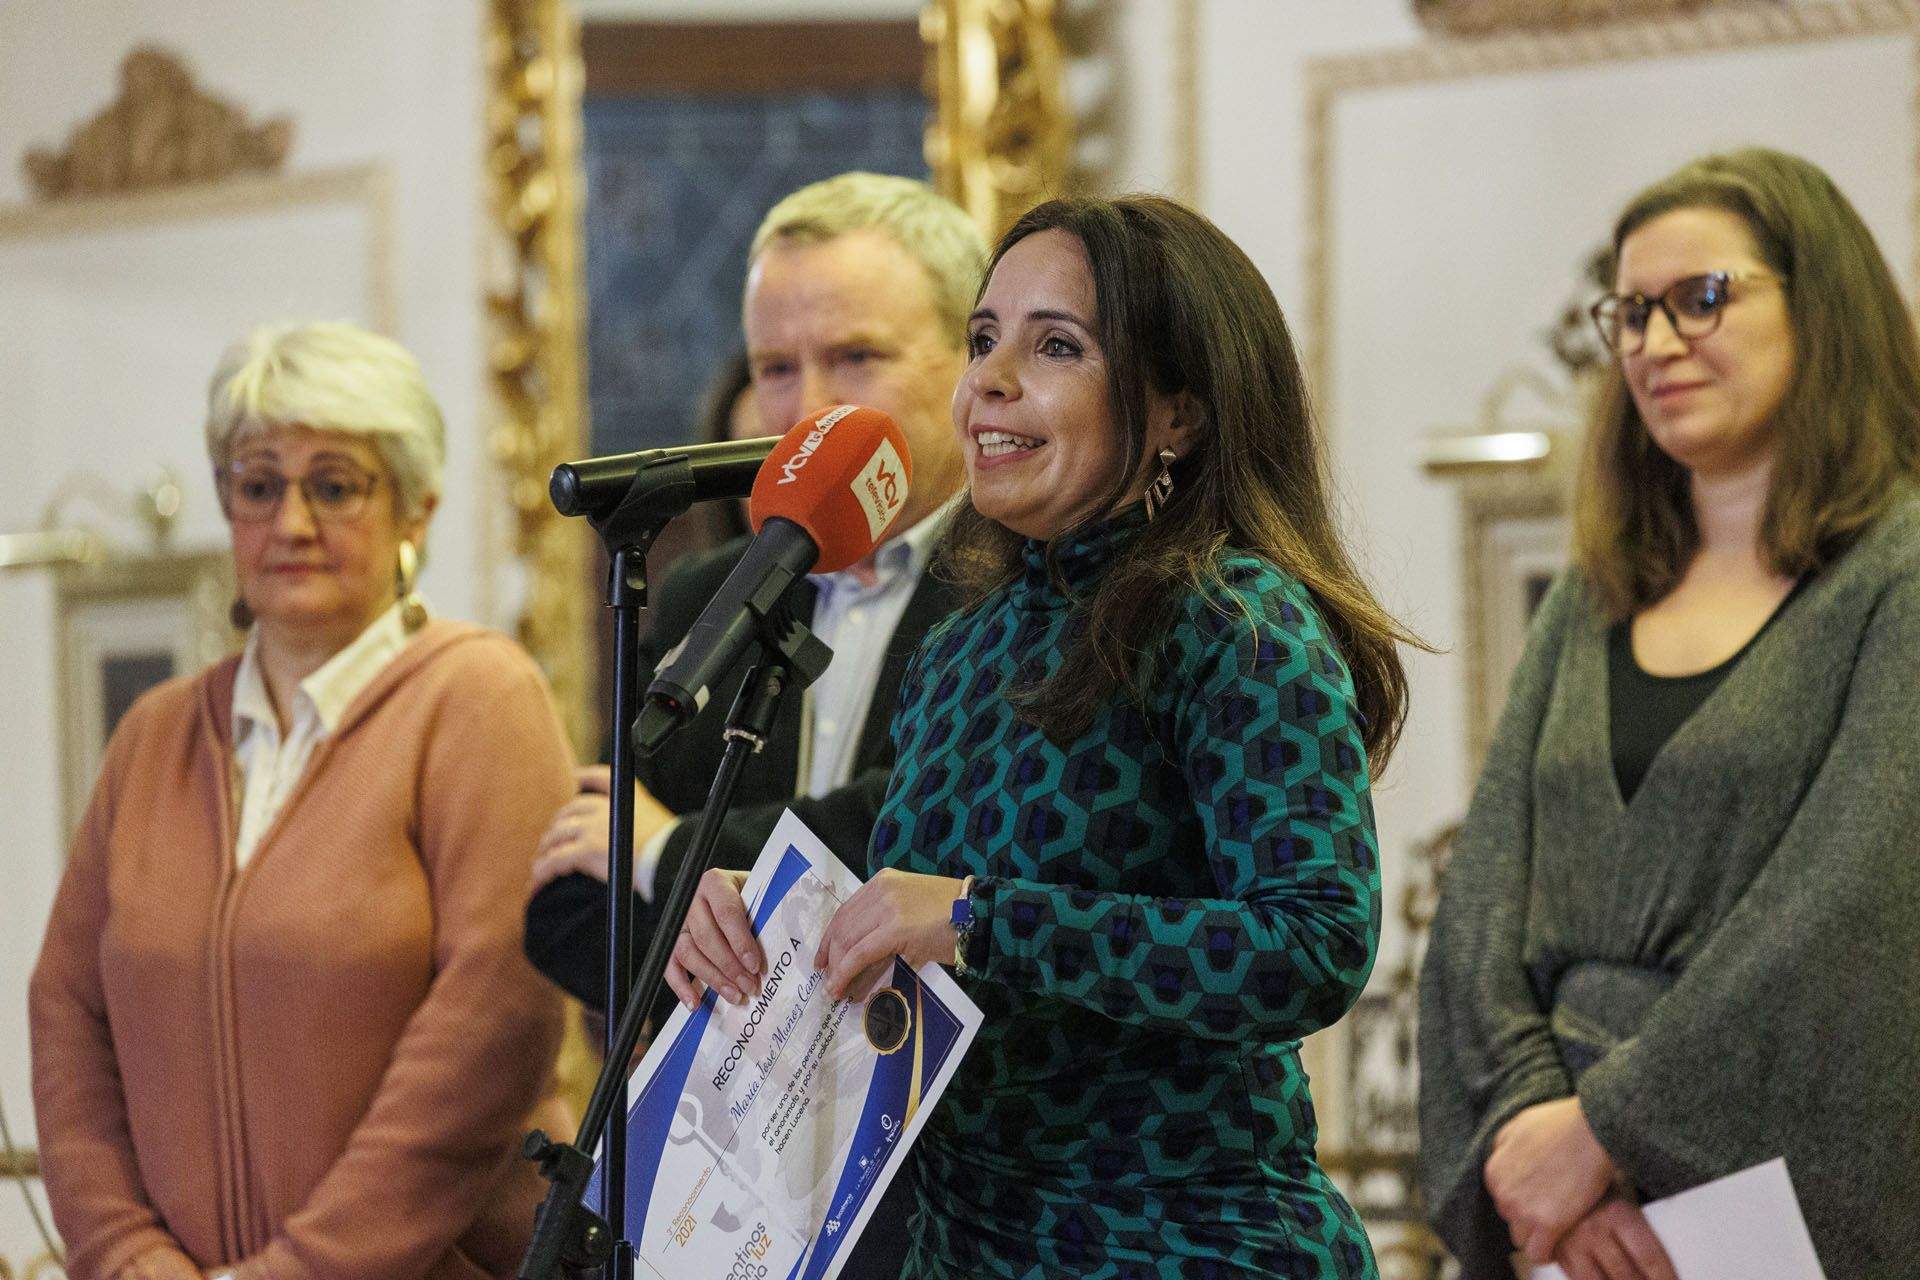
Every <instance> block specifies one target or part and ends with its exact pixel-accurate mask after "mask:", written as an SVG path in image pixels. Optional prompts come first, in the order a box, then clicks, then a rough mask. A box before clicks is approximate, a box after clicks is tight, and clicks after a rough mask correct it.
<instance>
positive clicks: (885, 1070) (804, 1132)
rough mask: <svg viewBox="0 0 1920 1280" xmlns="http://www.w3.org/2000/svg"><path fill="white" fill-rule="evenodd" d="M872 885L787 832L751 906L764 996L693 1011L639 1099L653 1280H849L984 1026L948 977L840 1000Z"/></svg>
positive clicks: (771, 852)
mask: <svg viewBox="0 0 1920 1280" xmlns="http://www.w3.org/2000/svg"><path fill="white" fill-rule="evenodd" d="M859 887H860V881H859V879H858V878H857V877H856V876H854V874H853V873H852V872H850V871H848V870H847V869H846V867H845V866H843V865H842V864H841V862H840V860H839V859H837V858H835V857H834V856H833V854H832V853H830V852H829V851H828V850H827V847H826V846H825V845H824V844H822V843H821V842H820V841H819V839H817V838H816V837H815V836H814V834H813V833H812V832H811V831H809V830H807V828H806V825H805V824H804V823H802V822H801V821H800V820H799V819H798V818H796V817H794V815H793V814H791V813H788V814H785V815H783V816H782V817H781V819H780V825H779V826H777V827H776V828H775V829H774V832H773V836H772V837H771V838H770V839H769V840H768V841H767V845H766V847H765V848H764V849H762V850H761V852H760V860H759V862H758V863H756V864H755V866H754V869H753V874H752V876H751V877H750V878H749V879H748V881H747V886H746V890H745V897H746V903H747V911H748V914H749V915H750V916H751V917H752V919H753V924H754V930H755V932H756V933H757V934H758V936H759V938H760V942H761V945H762V946H763V947H764V948H765V949H766V954H767V973H766V978H765V981H764V982H763V984H762V986H761V989H760V990H759V991H758V992H756V993H755V994H754V995H753V997H752V998H751V999H750V1000H748V1002H747V1003H746V1004H745V1005H732V1004H728V1003H727V1002H726V1001H724V1000H719V999H717V998H716V997H715V995H714V994H713V993H712V992H711V991H709V992H708V993H707V994H706V996H705V997H704V998H703V999H702V1000H701V1002H700V1007H699V1009H697V1010H693V1011H689V1010H688V1009H687V1008H686V1007H685V1006H680V1007H678V1008H676V1009H675V1011H674V1014H673V1016H672V1017H671V1018H669V1019H668V1020H667V1023H666V1025H665V1026H664V1027H663V1028H662V1029H661V1031H660V1034H659V1035H658V1036H657V1037H656V1038H655V1039H654V1042H653V1045H652V1047H651V1048H649V1049H648V1050H647V1055H646V1057H645V1058H644V1059H642V1061H641V1063H640V1067H639V1070H637V1071H636V1072H634V1075H633V1078H632V1079H631V1080H630V1081H629V1082H628V1085H627V1096H628V1097H629V1098H630V1099H631V1100H632V1107H631V1109H630V1110H629V1112H628V1115H627V1227H628V1230H629V1232H630V1233H632V1234H633V1236H634V1252H635V1257H636V1260H637V1266H636V1274H638V1275H640V1276H648V1277H660V1278H661V1280H668V1278H670V1280H832V1277H833V1276H834V1275H836V1274H837V1273H838V1272H839V1270H840V1266H841V1264H842V1263H843V1262H844V1261H845V1260H846V1256H847V1253H848V1250H849V1249H850V1248H851V1247H852V1242H853V1240H854V1238H855V1237H856V1236H858V1235H859V1233H860V1230H861V1228H862V1227H864V1226H865V1225H866V1222H867V1219H868V1217H869V1216H870V1215H871V1214H872V1212H873V1207H874V1205H876V1204H877V1203H879V1200H880V1194H881V1192H882V1191H884V1190H885V1189H886V1186H887V1184H888V1182H890V1181H891V1180H892V1179H893V1177H894V1175H895V1174H896V1173H898V1172H899V1170H900V1168H901V1165H902V1163H903V1160H904V1157H905V1155H906V1152H907V1148H908V1147H909V1146H910V1145H911V1144H912V1142H913V1140H914V1138H915V1137H916V1136H918V1134H919V1132H920V1130H921V1128H922V1127H923V1126H924V1125H925V1123H926V1119H927V1115H928V1113H929V1111H930V1110H931V1108H932V1106H933V1104H934V1102H935V1101H936V1100H937V1099H938V1098H939V1097H940V1094H941V1092H942V1091H943V1090H944V1089H945V1088H946V1087H947V1081H948V1080H950V1079H951V1078H952V1077H953V1072H954V1069H955V1068H956V1067H958V1066H959V1064H960V1058H961V1056H962V1055H963V1054H964V1053H965V1052H966V1049H967V1045H968V1044H969V1043H970V1042H971V1041H972V1039H973V1034H974V1032H975V1031H976V1030H977V1029H978V1028H979V1026H980V1010H979V1009H978V1008H977V1007H975V1005H974V1004H973V1002H972V1001H971V1000H969V999H967V997H966V996H965V995H964V994H963V993H962V992H961V990H960V988H959V987H958V986H957V985H956V984H955V983H954V981H953V979H952V978H951V977H949V976H948V975H947V973H946V972H945V971H944V970H942V969H941V968H940V967H939V966H938V965H931V964H930V965H927V966H925V967H924V968H922V969H920V970H918V971H916V970H913V969H910V968H908V967H907V965H906V964H905V963H904V962H903V961H900V960H898V959H896V960H895V961H894V962H893V968H892V971H891V972H890V973H889V974H888V975H887V976H885V977H884V978H883V979H882V980H881V982H880V984H879V985H878V986H877V987H875V988H874V990H873V991H872V993H871V994H869V995H867V997H866V998H865V999H864V1000H860V1001H855V1000H851V999H848V1000H833V999H831V998H829V997H828V995H827V991H826V983H825V980H824V979H825V975H824V974H821V973H818V972H816V971H815V970H814V967H813V956H814V952H815V950H816V949H817V948H818V947H819V944H820V938H821V936H822V935H823V934H824V932H825V931H826V927H827V922H828V920H830V919H831V918H832V916H833V913H834V911H835V910H836V909H837V908H838V907H839V905H840V904H841V903H842V902H844V901H846V899H847V898H848V897H849V896H851V895H852V893H853V891H854V890H855V889H857V888H859ZM589 1194H590V1195H591V1197H592V1198H593V1199H594V1200H595V1201H596V1202H597V1201H598V1199H599V1176H598V1174H596V1175H595V1178H594V1186H593V1187H592V1188H591V1189H590V1192H589Z"/></svg>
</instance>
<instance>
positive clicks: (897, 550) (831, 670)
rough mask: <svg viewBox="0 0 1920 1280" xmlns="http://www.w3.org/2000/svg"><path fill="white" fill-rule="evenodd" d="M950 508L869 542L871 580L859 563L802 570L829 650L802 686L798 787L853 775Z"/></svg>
mask: <svg viewBox="0 0 1920 1280" xmlns="http://www.w3.org/2000/svg"><path fill="white" fill-rule="evenodd" d="M959 501H964V499H959ZM953 510H954V503H952V502H949V503H947V504H946V505H945V506H942V507H941V508H939V509H938V510H937V511H934V512H933V513H931V514H930V515H928V516H927V517H926V518H925V519H923V520H921V521H920V523H918V524H916V525H914V526H913V528H911V529H909V530H907V531H906V532H905V533H903V534H900V535H898V536H897V537H894V538H891V539H889V540H888V541H887V542H885V543H884V544H882V545H881V546H880V547H878V548H876V549H875V551H874V553H873V562H872V575H871V576H872V578H873V581H872V582H871V584H869V583H866V582H863V581H862V579H863V578H865V577H867V576H868V575H866V574H864V573H863V572H862V571H861V567H860V566H855V567H853V568H848V569H842V570H840V571H839V572H837V573H816V574H810V575H808V577H809V579H810V580H811V581H812V583H813V585H814V589H815V590H816V591H817V592H818V593H819V594H818V595H816V596H815V597H814V602H813V633H814V634H815V635H817V636H819V637H820V639H821V641H822V642H824V643H825V644H826V645H827V647H828V648H830V649H832V650H833V661H832V662H831V663H829V664H828V665H827V670H826V674H824V675H822V676H821V677H820V679H819V680H817V681H815V682H814V684H813V686H812V687H811V688H809V689H808V690H807V703H806V715H805V718H804V723H805V726H806V727H805V729H804V730H803V732H802V735H801V740H800V747H801V752H802V755H801V759H800V776H799V784H800V789H801V791H802V793H803V794H805V795H809V796H822V795H825V794H826V793H827V792H829V791H832V790H834V789H835V788H836V787H843V786H845V785H846V784H847V783H848V782H849V781H851V780H852V778H853V766H854V761H855V758H856V756H857V755H858V749H859V745H860V730H861V728H862V727H863V726H865V724H866V722H867V712H868V711H869V710H871V709H872V707H873V687H874V685H875V684H877V683H878V682H879V680H880V668H881V666H882V665H883V664H884V663H885V662H886V657H887V647H888V645H890V644H891V643H892V642H893V632H894V629H895V628H896V627H898V626H899V625H900V617H901V615H902V614H904V613H905V612H906V611H907V601H908V600H910V599H912V597H913V592H914V588H915V587H917V586H919V585H920V575H921V574H922V573H923V572H924V571H925V570H926V567H927V561H928V560H930V559H932V557H933V544H934V543H935V542H937V541H938V540H939V538H940V533H941V531H942V530H944V529H945V528H946V525H947V518H948V516H950V515H951V514H952V513H953Z"/></svg>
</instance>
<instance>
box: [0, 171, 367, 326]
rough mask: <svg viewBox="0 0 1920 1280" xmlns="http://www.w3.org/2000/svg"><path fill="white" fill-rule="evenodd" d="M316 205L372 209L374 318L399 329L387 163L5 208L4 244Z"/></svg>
mask: <svg viewBox="0 0 1920 1280" xmlns="http://www.w3.org/2000/svg"><path fill="white" fill-rule="evenodd" d="M311 205H356V206H359V207H360V208H361V209H363V210H364V211H365V213H366V216H367V245H366V253H367V291H368V292H367V315H368V317H369V319H370V320H371V322H372V324H373V326H374V327H375V328H377V329H379V330H380V331H381V332H382V333H387V334H391V333H393V332H395V326H396V323H397V321H398V315H397V305H396V302H395V297H394V284H393V281H394V214H393V180H392V175H391V174H390V172H389V171H388V169H387V167H386V166H385V165H384V164H378V163H376V164H362V165H353V166H350V167H345V168H338V169H316V170H313V171H310V172H306V173H287V174H248V175H244V176H240V177H232V178H226V179H223V180H221V181H219V182H199V183H192V184H190V185H184V186H177V187H163V188H155V189H149V190H141V191H129V192H124V193H120V194H112V195H88V196H73V197H70V198H66V199H61V200H48V201H44V202H39V203H28V204H14V205H8V206H5V207H0V240H57V239H62V238H66V237H71V236H84V235H90V234H93V233H96V232H114V231H133V230H145V229H147V228H151V227H160V226H168V225H173V224H178V223H191V222H203V221H217V220H219V219H223V218H250V217H257V216H260V215H262V214H272V213H280V212H284V211H287V210H291V209H299V208H303V207H306V206H311Z"/></svg>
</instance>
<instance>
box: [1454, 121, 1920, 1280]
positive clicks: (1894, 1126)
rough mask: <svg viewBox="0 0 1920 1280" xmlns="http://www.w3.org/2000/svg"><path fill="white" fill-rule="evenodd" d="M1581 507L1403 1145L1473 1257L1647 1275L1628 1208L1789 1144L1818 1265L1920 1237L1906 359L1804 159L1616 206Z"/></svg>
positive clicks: (1873, 279)
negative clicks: (1417, 1111) (1613, 367)
mask: <svg viewBox="0 0 1920 1280" xmlns="http://www.w3.org/2000/svg"><path fill="white" fill-rule="evenodd" d="M1613 245H1614V250H1615V261H1616V267H1615V284H1614V292H1613V293H1612V294H1611V295H1610V296H1608V297H1605V298H1602V299H1601V300H1600V301H1599V303H1598V304H1597V305H1596V306H1595V307H1594V318H1595V320H1596V322H1597V323H1598V325H1599V328H1600V331H1601V334H1602V336H1603V337H1604V338H1605V340H1606V342H1607V343H1608V345H1609V346H1610V347H1611V349H1612V350H1613V352H1614V354H1615V357H1616V361H1617V372H1616V374H1615V375H1614V376H1613V377H1611V378H1610V379H1609V383H1608V386H1607V388H1606V394H1605V395H1604V397H1603V398H1602V400H1601V402H1600V406H1599V409H1598V413H1597V416H1596V420H1595V422H1594V424H1593V427H1592V430H1591V433H1590V438H1589V446H1588V451H1587V456H1586V459H1585V463H1584V468H1585V470H1584V476H1583V479H1582V483H1581V485H1580V488H1579V493H1578V497H1577V499H1576V507H1575V535H1574V536H1575V556H1574V560H1575V566H1574V568H1572V569H1571V570H1570V571H1569V572H1567V573H1566V574H1565V575H1564V576H1563V577H1562V579H1561V580H1560V581H1559V582H1558V583H1557V584H1556V585H1555V587H1554V588H1553V590H1552V591H1551V593H1550V594H1549V595H1548V597H1547V599H1546V600H1545V602H1544V603H1543V604H1542V605H1541V608H1540V611H1539V614H1538V616H1537V617H1536V619H1535V621H1534V624H1533V629H1532V632H1531V635H1530V637H1529V641H1528V647H1527V652H1526V656H1525V658H1524V659H1523V661H1522V663H1521V666H1520V670H1519V672H1518V673H1517V675H1516V676H1515V678H1514V683H1513V686H1512V691H1511V694H1510V696H1509V700H1508V704H1507V708H1506V711H1505V713H1504V715H1503V717H1502V719H1501V722H1500V727H1499V730H1498V732H1497V734H1496V735H1495V739H1494V744H1493V747H1492V750H1491V752H1490V753H1489V756H1488V759H1487V763H1486V768H1485V771H1484V773H1483V774H1482V776H1481V779H1480V783H1479V787H1478V789H1477V791H1476V792H1475V795H1474V799H1473V804H1472V808H1471V810H1470V811H1469V814H1468V817H1467V822H1466V826H1465V828H1464V830H1463V831H1462V833H1461V835H1460V837H1459V840H1458V843H1457V845H1456V848H1455V851H1454V855H1453V858H1452V861H1451V863H1450V864H1449V866H1448V869H1447V872H1446V876H1445V879H1444V882H1443V886H1442V896H1441V902H1440V908H1439V913H1438V916H1437V918H1436V919H1435V922H1434V931H1433V937H1432V943H1431V947H1430V950H1429V951H1428V955H1427V961H1426V968H1425V973H1424V976H1423V988H1422V997H1421V1024H1422V1025H1421V1036H1420V1063H1421V1127H1422V1153H1421V1157H1422V1164H1423V1173H1424V1180H1425V1184H1426V1190H1427V1195H1428V1198H1429V1202H1430V1207H1431V1211H1432V1213H1433V1215H1434V1218H1435V1221H1436V1223H1437V1225H1438V1226H1439V1228H1440V1232H1441V1234H1442V1236H1443V1237H1444V1238H1445V1239H1446V1241H1447V1243H1448V1245H1449V1246H1451V1247H1452V1248H1453V1250H1454V1251H1455V1252H1456V1253H1457V1254H1458V1256H1459V1257H1460V1258H1461V1260H1462V1261H1463V1262H1464V1263H1465V1272H1466V1274H1467V1275H1468V1276H1469V1277H1480V1276H1488V1277H1491V1276H1501V1277H1505V1276H1510V1275H1511V1274H1512V1270H1511V1267H1510V1264H1509V1260H1508V1259H1509V1254H1510V1253H1511V1252H1512V1251H1514V1250H1521V1251H1523V1252H1524V1253H1525V1254H1526V1256H1527V1258H1528V1259H1529V1260H1530V1261H1531V1262H1534V1263H1541V1262H1545V1261H1547V1260H1549V1259H1553V1260H1556V1261H1558V1262H1559V1263H1560V1264H1561V1265H1562V1267H1563V1268H1564V1269H1565V1270H1566V1271H1567V1273H1568V1274H1569V1275H1570V1276H1571V1277H1573V1280H1590V1278H1593V1277H1606V1278H1607V1280H1623V1278H1625V1280H1632V1278H1635V1277H1650V1278H1662V1277H1668V1276H1671V1275H1672V1271H1671V1269H1670V1266H1669V1263H1668V1260H1667V1259H1666V1257H1665V1255H1664V1254H1663V1253H1662V1252H1661V1250H1660V1248H1659V1245H1658V1243H1657V1242H1656V1241H1655V1240H1654V1239H1653V1237H1652V1235H1651V1233H1650V1232H1649V1230H1648V1228H1647V1225H1646V1220H1645V1218H1644V1216H1643V1215H1642V1214H1641V1212H1640V1209H1639V1208H1638V1205H1639V1204H1640V1203H1641V1202H1642V1201H1644V1200H1647V1199H1652V1198H1657V1197H1664V1196H1668V1195H1672V1194H1673V1193H1675V1192H1678V1191H1683V1190H1685V1189H1687V1188H1689V1187H1693V1186H1697V1185H1699V1184H1701V1183H1704V1182H1707V1181H1710V1180H1712V1179H1715V1178H1719V1177H1722V1176H1725V1175H1727V1174H1731V1173H1735V1172H1738V1171H1740V1170H1742V1169H1746V1168H1748V1167H1750V1166H1753V1165H1756V1164H1760V1163H1762V1162H1765V1161H1769V1160H1773V1159H1775V1158H1777V1157H1784V1158H1785V1160H1786V1164H1787V1171H1788V1174H1789V1176H1790V1177H1791V1179H1792V1181H1793V1185H1794V1188H1795V1190H1796V1191H1797V1193H1798V1195H1799V1199H1800V1202H1801V1205H1802V1207H1803V1209H1804V1211H1805V1214H1806V1218H1807V1221H1808V1224H1809V1226H1810V1228H1811V1232H1812V1237H1813V1242H1814V1245H1815V1247H1816V1249H1817V1251H1818V1253H1819V1255H1820V1258H1821V1260H1822V1262H1823V1263H1824V1265H1825V1269H1826V1273H1827V1274H1828V1275H1829V1276H1833V1277H1835V1278H1836V1280H1839V1278H1841V1277H1881V1276H1894V1275H1905V1274H1909V1273H1910V1272H1911V1270H1912V1267H1913V1259H1914V1258H1915V1257H1920V1108H1916V1107H1915V1106H1914V1105H1913V1104H1912V1101H1911V1098H1910V1096H1909V1094H1908V1089H1909V1085H1908V1082H1907V1076H1908V1074H1909V1072H1908V1059H1909V1058H1910V1057H1911V1055H1912V1053H1913V1049H1914V1046H1915V1045H1917V1044H1920V936H1917V935H1916V932H1915V925H1914V921H1915V920H1916V918H1920V853H1917V852H1916V839H1917V838H1920V770H1916V768H1915V766H1914V759H1915V748H1916V740H1915V736H1916V733H1917V732H1920V730H1917V729H1916V726H1920V679H1916V677H1915V668H1916V663H1917V662H1920V499H1917V498H1916V496H1915V489H1914V476H1915V473H1916V471H1917V470H1920V353H1917V352H1916V342H1915V335H1914V328H1913V323H1912V321H1911V319H1910V318H1909V315H1908V313H1907V311H1906V309H1905V307H1904V305H1903V303H1902V301H1901V298H1900V294H1899V290H1898V289H1897V288H1896V286H1895V284H1894V279H1893V275H1892V273H1891V272H1890V271H1889V270H1888V268H1887V264H1886V262H1885V260H1884V259H1883V258H1882V256H1881V254H1880V252H1879V250H1878V249H1877V248H1876V247H1875V245H1874V242H1873V238H1872V236H1871V234H1870V233H1869V232H1868V230H1867V228H1866V226H1865V225H1864V224H1863V223H1862V222H1861V220H1860V218H1859V216H1858V214H1856V213H1855V212H1854V210H1853V208H1852V206H1851V205H1849V204H1848V202H1847V200H1846V198H1845V197H1844V196H1842V195H1841V194H1840V192H1839V191H1838V190H1837V189H1836V188H1835V187H1834V185H1833V183H1832V182H1831V180H1829V179H1828V178H1827V176H1826V175H1825V174H1824V173H1822V172H1821V171H1820V170H1819V169H1817V168H1815V167H1814V166H1813V165H1811V164H1808V163H1807V162H1806V161H1804V160H1800V159H1797V158H1795V157H1792V156H1788V155H1783V154H1781V153H1779V152H1775V151H1767V150H1758V149H1755V150H1746V151H1739V152H1734V153H1732V154H1729V155H1723V156H1713V157H1709V158H1707V159H1704V160H1700V161H1697V162H1695V163H1693V164H1689V165H1687V166H1686V167H1684V168H1682V169H1681V170H1679V171H1678V172H1677V173H1675V174H1673V175H1672V176H1670V177H1668V178H1666V179H1665V180H1663V181H1661V182H1659V183H1657V184H1655V185H1654V186H1652V187H1650V188H1648V189H1647V190H1646V191H1644V192H1642V193H1641V194H1640V195H1638V196H1636V197H1635V198H1634V199H1633V200H1632V201H1631V202H1630V203H1629V204H1628V206H1627V208H1626V211H1625V212H1624V213H1623V214H1622V215H1621V217H1620V220H1619V221H1618V223H1617V224H1616V225H1615V229H1614V237H1613Z"/></svg>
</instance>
